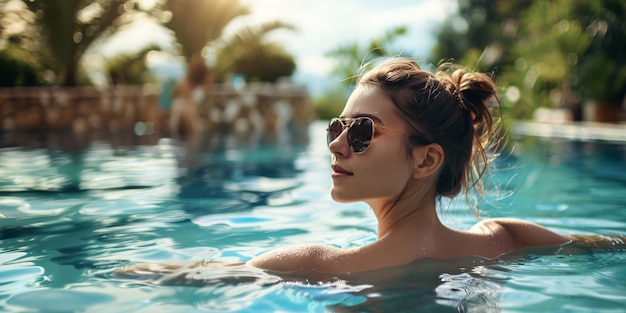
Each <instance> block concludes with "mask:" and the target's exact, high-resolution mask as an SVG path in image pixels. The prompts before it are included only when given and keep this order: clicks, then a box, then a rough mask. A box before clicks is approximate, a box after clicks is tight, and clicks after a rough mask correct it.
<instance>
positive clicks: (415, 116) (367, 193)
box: [248, 58, 572, 273]
mask: <svg viewBox="0 0 626 313" xmlns="http://www.w3.org/2000/svg"><path fill="white" fill-rule="evenodd" d="M491 104H496V107H498V108H499V100H498V96H497V90H496V86H495V84H494V82H493V81H492V80H491V79H490V78H489V77H488V76H487V75H484V74H480V73H474V72H467V71H464V70H462V69H457V70H454V69H453V68H452V67H450V66H444V67H441V68H440V69H439V70H438V71H437V72H436V73H435V74H431V73H429V72H426V71H423V70H421V69H420V68H419V66H418V65H417V64H416V63H415V62H413V61H411V60H408V59H403V58H395V59H391V60H389V61H387V62H385V63H383V64H381V65H379V66H377V67H375V68H374V69H373V70H371V71H369V72H368V73H366V74H365V75H364V76H362V77H361V78H360V80H359V82H358V84H357V86H356V88H355V89H354V91H353V93H352V95H351V96H350V98H349V99H348V102H347V104H346V106H345V108H344V110H343V113H342V114H341V116H340V117H339V118H335V119H332V120H331V122H330V124H329V126H328V147H329V149H330V152H331V153H332V165H331V167H332V188H331V191H330V192H331V195H332V198H333V199H334V200H336V201H338V202H354V201H364V202H366V203H367V204H368V205H369V206H370V207H371V208H372V210H373V212H374V214H375V215H376V219H377V220H378V238H377V240H376V241H375V242H372V243H370V244H368V245H365V246H362V247H356V248H351V249H339V248H335V247H330V246H324V245H300V246H292V247H285V248H280V249H277V250H273V251H270V252H267V253H265V254H262V255H260V256H258V257H255V258H253V259H251V260H250V261H249V262H248V264H249V265H251V266H254V267H257V268H261V269H265V270H271V271H278V272H291V271H306V272H322V273H348V272H361V271H368V270H374V269H380V268H386V267H392V266H399V265H403V264H408V263H410V262H412V261H415V260H417V259H420V258H433V259H453V258H459V257H463V256H483V257H489V258H492V257H497V256H499V255H502V254H505V253H508V252H511V251H513V250H516V249H520V248H524V247H533V246H551V245H562V244H564V243H567V242H569V241H571V240H572V238H570V237H568V236H563V235H559V234H556V233H554V232H552V231H550V230H548V229H546V228H544V227H541V226H539V225H536V224H533V223H529V222H524V221H519V220H512V219H488V220H482V221H480V222H479V223H478V224H476V225H475V226H474V227H472V228H471V229H470V230H468V231H460V230H455V229H451V228H448V227H446V226H444V225H443V224H442V223H441V221H440V220H439V218H438V216H437V212H436V204H437V201H438V199H439V198H440V197H454V196H456V195H458V194H459V193H460V192H464V193H466V195H467V192H469V191H470V190H471V189H475V191H477V192H479V193H481V192H482V191H483V190H482V189H483V184H482V180H481V178H482V175H483V173H485V171H486V168H487V166H488V161H489V159H488V155H487V152H488V150H489V148H490V147H489V145H490V142H496V143H497V139H496V140H495V141H489V140H490V139H492V138H493V137H494V136H493V135H494V134H495V132H494V130H493V126H494V125H493V121H492V115H491V113H490V109H489V108H490V105H491ZM476 214H477V212H476Z"/></svg>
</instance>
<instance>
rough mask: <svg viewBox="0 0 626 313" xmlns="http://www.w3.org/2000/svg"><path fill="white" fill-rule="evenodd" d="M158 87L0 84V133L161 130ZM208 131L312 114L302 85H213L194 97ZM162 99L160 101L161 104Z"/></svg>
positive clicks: (164, 116)
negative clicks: (15, 85)
mask: <svg viewBox="0 0 626 313" xmlns="http://www.w3.org/2000/svg"><path fill="white" fill-rule="evenodd" d="M161 89H162V88H161V86H160V85H144V86H113V87H111V88H107V89H98V88H95V87H22V88H0V117H1V123H0V130H3V131H56V130H61V131H72V132H74V133H84V132H88V131H103V132H112V133H115V132H120V131H128V130H131V131H133V130H134V131H135V132H136V133H139V134H140V135H141V134H145V133H153V132H156V131H160V130H165V129H167V125H168V121H169V115H170V110H169V105H170V104H171V103H170V102H171V101H172V100H171V99H165V100H164V99H163V98H162V95H161V91H162V90H161ZM198 100H199V101H198V113H199V115H200V119H201V120H202V122H203V125H205V127H206V128H208V129H217V128H220V129H224V128H226V129H232V130H234V131H239V132H246V131H274V130H275V129H276V128H277V127H281V126H283V125H285V124H290V125H296V126H298V125H306V124H307V123H308V122H310V121H311V120H312V118H313V116H314V113H313V107H312V105H311V102H310V101H309V95H308V93H307V91H306V89H304V88H302V87H299V86H294V85H290V84H281V83H277V84H270V83H256V84H254V83H253V84H249V85H246V86H245V87H242V88H237V89H235V88H232V87H231V86H227V85H217V84H216V85H213V86H212V87H211V88H209V92H207V93H206V95H205V96H204V97H203V98H202V99H198ZM164 102H165V103H164Z"/></svg>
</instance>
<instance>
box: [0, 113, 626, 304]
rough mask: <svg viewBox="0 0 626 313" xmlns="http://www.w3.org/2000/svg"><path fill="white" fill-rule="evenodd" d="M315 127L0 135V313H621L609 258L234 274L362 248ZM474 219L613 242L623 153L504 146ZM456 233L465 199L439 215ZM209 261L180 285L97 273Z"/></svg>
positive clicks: (619, 224)
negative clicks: (318, 252)
mask: <svg viewBox="0 0 626 313" xmlns="http://www.w3.org/2000/svg"><path fill="white" fill-rule="evenodd" d="M324 128H325V125H324V123H322V122H315V123H313V124H312V125H311V126H310V127H308V128H307V129H305V130H300V131H299V132H293V133H290V135H288V136H278V137H274V138H251V137H250V136H237V135H232V134H231V135H224V134H217V133H210V134H206V135H205V136H204V137H202V138H195V140H175V139H169V138H158V137H157V136H152V137H148V136H143V137H133V136H121V137H106V138H97V137H95V138H88V139H84V138H83V139H80V138H78V139H77V138H75V137H73V136H70V135H67V134H65V135H63V134H57V135H48V136H34V137H33V135H28V134H1V135H2V136H3V137H2V147H3V148H0V160H1V162H0V214H2V218H0V311H3V312H626V252H625V251H624V248H623V245H622V246H621V247H620V246H619V245H617V246H616V247H615V248H614V249H611V248H606V249H598V250H593V251H592V250H589V251H588V252H581V253H563V252H561V253H559V251H553V250H555V249H552V250H549V251H532V252H524V251H520V252H518V253H514V254H511V255H508V256H505V257H502V258H499V259H496V260H489V259H482V258H465V259H459V260H450V261H437V260H419V261H416V262H415V263H413V264H410V265H407V266H402V267H398V268H392V269H385V270H380V271H373V272H368V273H352V274H347V275H334V276H333V275H330V276H323V275H317V276H315V275H313V276H307V277H304V276H298V274H294V275H293V276H277V275H275V274H272V273H266V272H263V271H260V270H259V271H256V270H253V269H249V268H246V267H243V266H238V265H236V264H237V263H238V262H245V261H246V260H248V259H250V258H251V257H253V256H255V255H258V254H260V253H263V252H264V251H267V250H269V249H272V248H275V247H279V246H284V245H290V244H300V243H307V242H310V243H322V244H327V245H333V246H336V247H354V246H359V245H363V244H367V243H369V242H371V241H373V240H375V238H376V220H375V217H374V216H373V214H372V213H371V211H370V210H369V208H367V206H366V205H365V204H363V203H354V204H338V203H335V202H334V201H332V199H330V197H329V195H328V189H329V187H330V168H329V166H330V154H329V152H328V151H327V148H326V144H325V133H324ZM509 142H510V144H509V147H508V148H507V149H506V151H505V152H504V153H503V155H502V156H501V157H500V158H499V159H498V160H497V161H496V162H495V165H496V166H495V168H494V169H493V170H492V171H491V177H492V184H491V186H490V189H489V192H488V193H487V195H486V197H485V199H484V204H483V206H482V208H481V215H482V216H483V217H500V216H506V217H515V218H522V219H525V220H529V221H533V222H537V223H540V224H542V225H544V226H546V227H548V228H550V229H553V230H555V231H558V232H561V233H565V234H584V235H614V234H621V235H626V192H625V191H626V174H625V173H626V145H624V144H620V143H608V142H599V141H576V140H563V139H545V138H534V137H523V138H517V137H513V138H511V139H510V141H509ZM440 206H441V207H440V211H441V212H440V214H441V217H442V219H443V221H444V222H445V223H446V224H448V225H450V226H452V227H456V228H459V229H468V228H470V227H471V226H472V225H473V224H474V223H476V221H477V220H476V218H475V217H474V216H473V215H472V214H471V212H470V210H469V209H468V208H467V205H466V202H465V199H461V198H460V199H454V200H453V201H448V200H444V201H442V202H441V203H440ZM194 262H216V264H222V265H223V264H231V265H232V266H206V267H198V268H189V269H188V270H187V271H185V272H184V273H185V275H182V276H180V275H179V276H176V273H172V274H171V275H157V274H150V273H147V274H146V275H139V276H136V277H121V276H119V275H114V273H113V272H114V271H115V270H117V269H121V268H124V267H126V266H132V265H137V264H146V263H147V264H157V263H174V264H184V265H190V264H193V263H194Z"/></svg>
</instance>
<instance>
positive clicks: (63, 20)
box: [23, 0, 133, 86]
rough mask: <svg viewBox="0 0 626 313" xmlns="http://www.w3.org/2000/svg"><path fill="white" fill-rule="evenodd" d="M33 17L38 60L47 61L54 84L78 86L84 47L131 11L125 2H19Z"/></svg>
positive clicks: (131, 7) (37, 0)
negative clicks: (38, 37)
mask: <svg viewBox="0 0 626 313" xmlns="http://www.w3.org/2000/svg"><path fill="white" fill-rule="evenodd" d="M23 2H24V4H26V6H27V8H28V9H29V10H30V11H31V12H33V13H34V14H35V15H36V16H37V19H36V23H37V25H38V27H39V32H40V33H41V35H42V36H41V37H42V41H43V44H42V45H41V47H42V48H45V49H47V51H44V50H41V51H37V53H38V54H39V56H40V58H42V59H44V58H48V59H49V60H50V61H49V62H50V63H51V64H52V65H53V66H54V70H55V72H57V74H58V75H57V77H58V79H59V80H58V81H57V83H59V84H61V85H63V86H75V85H77V84H78V82H79V81H78V72H79V70H80V68H79V64H80V60H81V58H82V56H83V55H84V53H85V51H86V50H87V48H88V47H89V46H90V45H91V44H92V43H93V42H94V41H95V40H97V39H100V38H103V37H105V36H106V35H108V34H111V33H112V32H113V31H114V30H115V29H116V28H117V27H119V26H120V25H121V23H120V20H119V17H120V16H122V15H123V14H127V13H128V12H127V11H131V10H132V9H133V2H128V1H127V0H100V1H86V0H23Z"/></svg>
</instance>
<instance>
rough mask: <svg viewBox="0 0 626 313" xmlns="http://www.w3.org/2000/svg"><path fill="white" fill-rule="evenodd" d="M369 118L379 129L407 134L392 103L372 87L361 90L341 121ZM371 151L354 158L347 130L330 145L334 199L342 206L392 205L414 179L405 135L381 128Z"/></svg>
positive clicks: (348, 105)
mask: <svg viewBox="0 0 626 313" xmlns="http://www.w3.org/2000/svg"><path fill="white" fill-rule="evenodd" d="M360 116H367V117H370V118H372V120H374V124H375V125H377V126H384V127H388V128H391V129H394V130H397V131H400V132H403V133H406V131H405V127H404V124H403V123H402V120H401V119H400V117H398V115H397V113H396V111H395V106H394V104H393V102H391V100H390V99H389V98H388V97H387V96H385V95H384V94H383V93H382V92H380V91H379V90H378V88H377V87H373V86H358V87H357V88H356V89H355V90H354V92H353V93H352V95H351V96H350V98H349V99H348V102H347V103H346V106H345V108H344V110H343V112H342V113H341V117H347V118H355V117H360ZM374 129H375V130H374V137H373V138H372V142H371V144H370V146H369V148H368V149H367V150H366V151H365V152H363V153H362V154H355V153H354V152H353V151H352V150H351V149H350V146H349V145H348V140H347V138H346V135H347V134H346V130H344V131H343V132H342V133H341V135H339V137H337V138H336V139H335V140H334V141H332V142H331V143H330V145H329V149H330V152H331V153H332V169H333V171H332V187H331V191H330V193H331V196H332V198H333V199H334V200H336V201H339V202H353V201H365V202H368V203H369V204H370V205H372V206H374V205H382V204H386V203H391V202H393V201H395V200H396V198H397V197H398V196H399V195H400V194H401V193H402V191H403V190H404V188H405V186H406V185H407V183H408V181H409V179H411V177H412V174H411V173H412V171H411V163H410V161H409V158H407V151H406V146H405V138H404V137H405V135H404V134H400V133H397V132H394V131H391V130H388V129H384V128H382V127H375V128H374Z"/></svg>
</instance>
